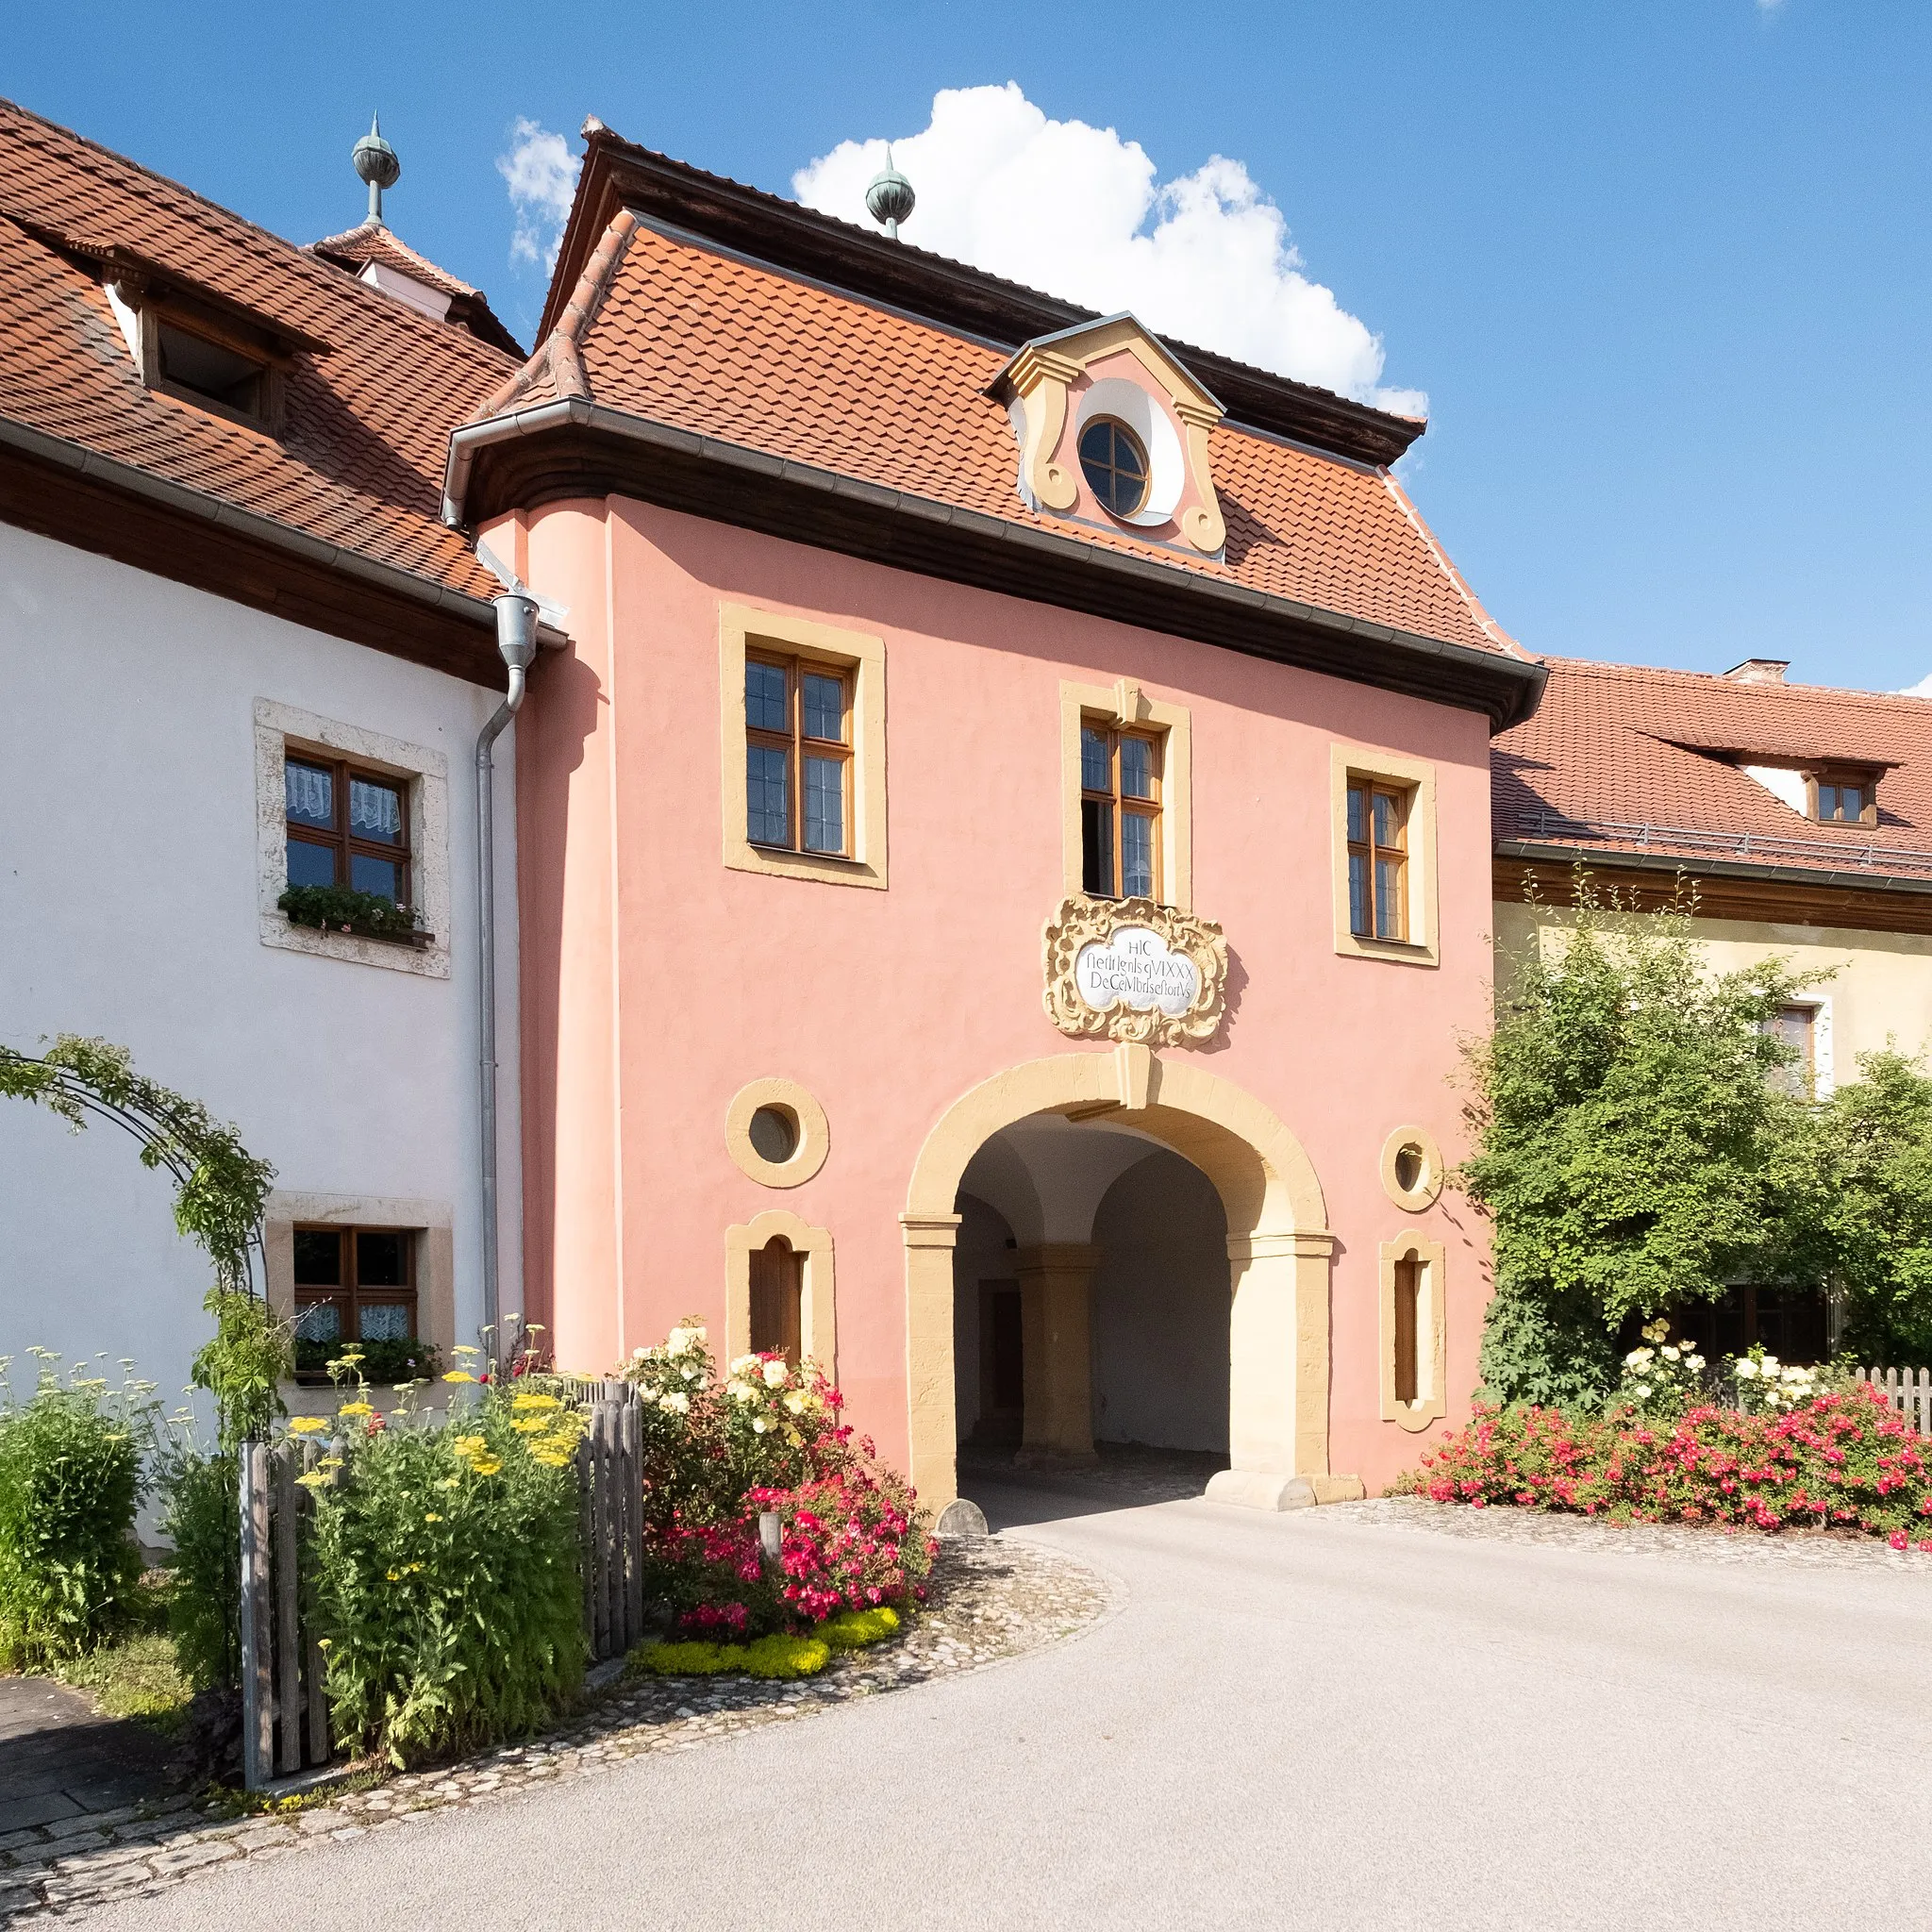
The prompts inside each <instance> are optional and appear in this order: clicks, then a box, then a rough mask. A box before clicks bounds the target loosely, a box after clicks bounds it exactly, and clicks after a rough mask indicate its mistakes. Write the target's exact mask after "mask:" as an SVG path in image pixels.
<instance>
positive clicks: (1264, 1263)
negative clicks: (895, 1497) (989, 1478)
mask: <svg viewBox="0 0 1932 1932" xmlns="http://www.w3.org/2000/svg"><path fill="white" fill-rule="evenodd" d="M1044 1117H1052V1119H1051V1121H1050V1122H1049V1120H1047V1119H1046V1118H1044ZM1096 1128H1097V1129H1099V1130H1100V1131H1099V1132H1094V1131H1092V1130H1093V1129H1096ZM1009 1130H1017V1131H1009ZM1049 1134H1051V1135H1058V1136H1059V1137H1061V1139H1060V1146H1061V1149H1062V1153H1061V1156H1060V1157H1059V1159H1060V1173H1059V1175H1058V1179H1057V1180H1056V1183H1055V1187H1054V1190H1053V1193H1054V1199H1053V1201H1052V1202H1050V1203H1041V1202H1040V1201H1039V1199H1038V1191H1037V1189H1036V1190H1035V1197H1034V1203H1033V1206H1032V1207H1031V1208H1029V1207H1028V1206H1027V1204H1026V1201H1025V1197H1024V1194H1016V1195H1013V1196H1012V1198H1014V1199H1016V1200H1018V1201H1019V1203H1020V1206H1019V1208H1017V1209H1016V1210H1015V1211H1017V1212H1018V1213H1019V1214H1020V1215H1021V1218H1022V1220H1023V1221H1024V1222H1026V1223H1027V1231H1029V1232H1030V1231H1031V1229H1032V1228H1033V1227H1034V1226H1037V1227H1038V1229H1039V1231H1040V1239H1039V1241H1038V1242H1037V1243H1036V1244H1034V1245H1033V1247H1032V1251H1031V1252H1030V1254H1028V1255H1027V1256H1025V1257H1024V1267H1023V1266H1022V1265H1021V1261H1022V1253H1021V1240H1020V1236H1021V1230H1020V1229H1019V1228H1018V1227H1016V1226H1014V1225H1013V1224H1012V1223H1011V1222H1010V1221H1008V1224H1007V1231H1006V1232H1007V1236H1008V1237H1009V1238H1011V1239H1012V1240H1013V1241H1014V1248H1013V1250H1012V1251H1011V1252H1012V1253H1013V1255H1014V1257H1015V1263H1014V1269H1013V1274H1011V1276H1002V1275H999V1274H992V1275H975V1276H974V1277H973V1279H974V1284H975V1287H976V1285H977V1283H978V1282H979V1281H980V1280H986V1281H989V1282H991V1283H995V1284H997V1283H1002V1282H1006V1281H1010V1282H1011V1283H1012V1284H1013V1285H1014V1286H1015V1287H1017V1288H1018V1289H1019V1291H1020V1297H1021V1313H1022V1329H1023V1334H1022V1344H1023V1346H1022V1354H1023V1373H1024V1385H1025V1387H1024V1402H1023V1405H1022V1407H1023V1418H1022V1433H1023V1446H1026V1445H1027V1442H1028V1441H1029V1440H1030V1441H1031V1443H1032V1444H1033V1445H1035V1446H1041V1447H1043V1448H1046V1449H1048V1450H1049V1451H1050V1452H1051V1453H1054V1454H1058V1455H1059V1456H1061V1457H1066V1458H1068V1459H1075V1458H1077V1457H1079V1456H1080V1455H1082V1454H1083V1453H1085V1454H1089V1455H1091V1429H1092V1416H1093V1410H1094V1399H1095V1398H1094V1386H1093V1381H1092V1367H1093V1342H1092V1335H1093V1329H1092V1325H1091V1295H1092V1289H1093V1281H1094V1275H1095V1271H1096V1269H1097V1268H1098V1267H1099V1265H1100V1262H1101V1260H1102V1258H1103V1254H1096V1253H1095V1252H1094V1250H1095V1246H1096V1244H1095V1243H1094V1241H1093V1239H1092V1233H1093V1228H1094V1225H1095V1217H1096V1216H1097V1215H1098V1214H1099V1212H1100V1210H1101V1208H1102V1206H1103V1204H1104V1202H1105V1200H1106V1196H1107V1193H1108V1189H1110V1188H1112V1187H1113V1185H1114V1184H1115V1183H1116V1182H1117V1181H1119V1180H1121V1178H1122V1176H1123V1175H1124V1174H1127V1173H1128V1172H1129V1171H1130V1170H1131V1169H1132V1168H1135V1167H1138V1166H1141V1165H1143V1164H1144V1163H1145V1162H1147V1161H1148V1160H1150V1159H1151V1158H1154V1157H1156V1156H1158V1155H1160V1154H1161V1153H1162V1152H1163V1150H1164V1152H1165V1153H1166V1154H1167V1155H1169V1156H1179V1157H1180V1158H1181V1159H1182V1160H1183V1161H1185V1162H1186V1163H1188V1164H1189V1165H1190V1166H1191V1167H1192V1168H1193V1169H1195V1170H1197V1171H1198V1174H1200V1175H1201V1176H1202V1177H1204V1178H1205V1179H1206V1181H1207V1182H1208V1184H1209V1186H1210V1187H1211V1190H1212V1192H1213V1194H1214V1196H1215V1197H1216V1199H1217V1200H1218V1202H1219V1206H1220V1209H1221V1214H1222V1217H1223V1226H1224V1232H1223V1236H1222V1241H1223V1250H1224V1256H1225V1258H1226V1270H1227V1274H1226V1283H1227V1294H1228V1300H1227V1307H1228V1325H1227V1343H1226V1362H1227V1400H1226V1416H1227V1451H1228V1457H1229V1460H1230V1463H1231V1465H1232V1473H1231V1474H1228V1475H1224V1476H1223V1477H1219V1478H1217V1479H1216V1485H1215V1489H1214V1491H1213V1493H1216V1494H1218V1495H1221V1496H1222V1497H1224V1499H1225V1500H1230V1501H1247V1502H1256V1503H1259V1504H1263V1505H1264V1506H1266V1507H1284V1499H1286V1498H1288V1497H1289V1496H1290V1495H1291V1493H1292V1495H1293V1497H1294V1499H1295V1500H1312V1499H1313V1497H1314V1495H1315V1494H1316V1493H1318V1491H1317V1489H1316V1488H1315V1485H1317V1484H1318V1483H1319V1484H1320V1485H1321V1487H1322V1488H1323V1489H1329V1488H1331V1487H1332V1486H1331V1485H1330V1484H1329V1482H1328V1477H1329V1471H1328V1345H1329V1344H1328V1336H1329V1318H1328V1272H1329V1256H1330V1252H1331V1250H1332V1247H1333V1245H1334V1243H1333V1238H1332V1236H1331V1235H1330V1234H1329V1233H1328V1230H1327V1224H1326V1213H1325V1209H1324V1204H1323V1200H1322V1191H1321V1188H1320V1186H1319V1184H1318V1183H1317V1181H1316V1178H1315V1174H1314V1170H1313V1168H1312V1167H1311V1166H1310V1164H1309V1162H1308V1159H1307V1155H1306V1154H1305V1153H1304V1152H1303V1150H1302V1147H1301V1145H1300V1143H1299V1141H1296V1140H1295V1138H1294V1136H1293V1135H1292V1134H1291V1133H1290V1132H1289V1130H1288V1129H1287V1127H1286V1126H1285V1125H1284V1124H1282V1123H1281V1121H1280V1120H1279V1119H1278V1118H1277V1117H1276V1116H1275V1115H1274V1113H1273V1112H1272V1111H1271V1110H1270V1109H1269V1108H1266V1107H1265V1106H1263V1105H1262V1104H1261V1103H1260V1102H1258V1101H1257V1100H1256V1099H1255V1098H1254V1096H1253V1095H1251V1094H1249V1093H1247V1092H1246V1091H1243V1090H1242V1089H1241V1088H1240V1087H1237V1086H1235V1085H1234V1084H1233V1083H1232V1082H1230V1081H1227V1080H1224V1079H1221V1078H1219V1077H1218V1076H1217V1075H1215V1074H1210V1073H1208V1072H1207V1071H1206V1070H1205V1069H1204V1068H1202V1067H1200V1066H1199V1065H1197V1064H1194V1063H1191V1062H1189V1061H1185V1060H1178V1059H1175V1060H1163V1059H1161V1058H1158V1056H1156V1055H1155V1054H1153V1053H1151V1052H1150V1051H1149V1050H1148V1049H1147V1048H1146V1047H1144V1046H1135V1045H1123V1046H1118V1047H1116V1048H1114V1049H1113V1050H1112V1051H1111V1052H1098V1053H1072V1054H1061V1055H1056V1056H1054V1057H1053V1058H1048V1059H1041V1060H1031V1061H1028V1062H1026V1063H1024V1065H1021V1066H1017V1067H1013V1068H1009V1069H1008V1071H1007V1072H1005V1073H1003V1074H998V1075H996V1076H995V1077H994V1078H992V1079H991V1080H988V1081H986V1082H985V1083H984V1084H982V1085H981V1086H979V1087H976V1088H974V1090H973V1091H971V1092H969V1093H967V1094H965V1095H964V1096H962V1097H961V1098H960V1099H959V1100H958V1101H957V1102H956V1103H955V1104H954V1105H953V1106H952V1107H951V1108H948V1109H947V1111H946V1112H945V1114H944V1115H943V1116H942V1117H941V1120H940V1121H939V1123H938V1124H936V1125H935V1126H934V1128H933V1130H932V1132H931V1133H930V1134H929V1135H928V1136H927V1138H926V1141H925V1144H924V1147H923V1148H922V1149H921V1152H920V1156H919V1159H918V1161H917V1163H916V1164H915V1167H914V1172H913V1175H912V1182H911V1186H910V1188H909V1189H908V1200H907V1208H906V1212H905V1214H904V1215H903V1217H902V1221H903V1224H904V1230H905V1241H906V1285H907V1343H908V1346H907V1356H908V1394H909V1411H910V1412H909V1416H908V1422H909V1434H910V1438H911V1448H912V1474H913V1480H914V1482H915V1483H916V1484H917V1485H918V1488H919V1490H920V1493H921V1495H922V1497H923V1498H924V1499H925V1500H926V1501H927V1502H928V1503H930V1504H938V1505H941V1506H942V1505H943V1504H944V1503H946V1502H948V1501H950V1500H951V1499H952V1497H953V1496H954V1495H955V1494H957V1492H958V1491H957V1469H956V1464H955V1446H956V1441H957V1433H958V1410H959V1406H960V1405H959V1377H958V1357H957V1354H956V1345H955V1343H956V1335H955V1323H956V1307H955V1250H956V1248H957V1246H958V1241H959V1238H960V1234H961V1230H962V1229H966V1228H967V1227H968V1225H969V1220H970V1219H971V1220H978V1221H980V1222H981V1225H980V1227H979V1228H978V1229H977V1230H975V1232H974V1237H973V1238H974V1239H975V1240H981V1239H983V1238H984V1233H985V1227H984V1223H983V1217H981V1216H980V1215H979V1208H985V1209H986V1210H987V1211H988V1212H989V1213H992V1214H995V1215H997V1217H998V1218H999V1219H1000V1220H1003V1221H1004V1220H1006V1219H1007V1216H1006V1214H1005V1213H1004V1212H1002V1211H1001V1210H1000V1209H998V1208H995V1207H994V1206H993V1204H992V1203H991V1202H989V1201H987V1199H986V1192H988V1191H991V1192H998V1191H1000V1189H1001V1187H1002V1186H1003V1185H1006V1184H1007V1183H1010V1182H1011V1179H1012V1176H1011V1174H1010V1172H1009V1171H1008V1174H1007V1183H1003V1182H1002V1181H1001V1180H1000V1179H999V1178H998V1171H999V1170H1000V1168H1001V1164H1002V1160H1003V1158H1004V1156H1003V1154H1002V1151H1001V1149H1002V1148H1004V1149H1005V1150H1007V1151H1008V1152H1010V1151H1011V1150H1012V1149H1013V1148H1014V1147H1015V1145H1016V1143H1019V1142H1022V1141H1024V1139H1025V1137H1026V1136H1027V1135H1032V1136H1034V1137H1035V1139H1036V1141H1038V1140H1039V1138H1040V1137H1041V1136H1044V1135H1049ZM1003 1135H1004V1136H1005V1137H1006V1139H1005V1141H1003V1142H1000V1137H1001V1136H1003ZM993 1142H999V1145H997V1146H995V1147H994V1149H993V1151H992V1152H991V1153H989V1154H988V1155H986V1156H985V1157H984V1158H981V1150H982V1149H983V1148H987V1147H988V1145H989V1143H993ZM1124 1150H1125V1151H1124ZM975 1160H978V1161H979V1169H978V1172H977V1174H975V1175H974V1180H975V1181H976V1182H977V1187H976V1188H975V1186H974V1185H971V1184H969V1180H968V1175H969V1170H970V1169H972V1168H973V1167H974V1162H975ZM1155 1177H1156V1178H1158V1176H1155ZM962 1192H963V1194H964V1196H965V1200H964V1202H963V1203H962V1200H961V1196H962ZM1130 1192H1134V1193H1135V1194H1136V1196H1137V1198H1144V1197H1145V1194H1144V1191H1130ZM974 1203H977V1204H978V1208H974V1206H973V1204H974ZM1036 1209H1037V1214H1036V1213H1035V1210H1036ZM1083 1211H1084V1212H1085V1213H1086V1215H1087V1220H1086V1224H1085V1229H1084V1232H1083V1231H1081V1228H1080V1215H1081V1213H1082V1212H1083ZM1119 1211H1121V1212H1127V1211H1128V1210H1127V1209H1125V1208H1122V1209H1120V1210H1119ZM1049 1212H1051V1215H1052V1217H1053V1218H1049ZM1030 1214H1031V1215H1035V1218H1034V1219H1032V1220H1030V1221H1029V1220H1028V1216H1029V1215H1030ZM1068 1235H1074V1236H1075V1237H1077V1238H1074V1239H1057V1238H1052V1237H1064V1236H1068ZM1139 1265H1140V1266H1141V1269H1142V1272H1143V1273H1144V1272H1145V1268H1146V1265H1147V1264H1146V1261H1145V1257H1142V1259H1141V1263H1140V1264H1139ZM1029 1271H1030V1272H1031V1274H1032V1278H1033V1285H1034V1292H1033V1294H1032V1295H1031V1296H1030V1297H1029V1296H1028V1295H1027V1293H1026V1289H1025V1282H1026V1277H1027V1275H1028V1273H1029ZM1134 1299H1135V1297H1134V1296H1133V1294H1132V1293H1128V1294H1126V1295H1125V1296H1124V1299H1123V1302H1122V1308H1123V1310H1125V1309H1126V1308H1128V1307H1131V1306H1132V1304H1133V1302H1134ZM1141 1299H1142V1301H1144V1300H1145V1299H1146V1297H1145V1296H1144V1295H1143V1296H1142V1297H1141ZM1156 1299H1157V1301H1159V1302H1161V1303H1162V1304H1163V1305H1164V1307H1165V1311H1166V1312H1167V1313H1168V1314H1169V1315H1170V1316H1171V1315H1172V1313H1173V1310H1174V1304H1175V1297H1174V1294H1173V1293H1172V1291H1170V1292H1169V1293H1168V1294H1166V1295H1165V1296H1157V1297H1156ZM1182 1299H1183V1300H1185V1299H1186V1297H1185V1296H1184V1297H1182ZM1029 1306H1030V1309H1031V1313H1030V1314H1029V1312H1028V1311H1029ZM990 1319H993V1317H990ZM997 1319H1005V1318H997ZM1130 1327H1131V1323H1130V1322H1129V1323H1127V1324H1125V1326H1124V1327H1122V1329H1121V1332H1122V1333H1123V1334H1125V1333H1126V1332H1127V1329H1128V1328H1130ZM977 1372H978V1371H977V1365H975V1373H977ZM1128 1379H1129V1380H1131V1377H1129V1378H1128ZM1123 1397H1124V1401H1125V1402H1126V1404H1127V1406H1128V1407H1129V1408H1134V1407H1136V1406H1137V1405H1138V1412H1140V1413H1142V1414H1147V1413H1153V1412H1157V1411H1164V1412H1166V1413H1167V1414H1168V1415H1169V1416H1170V1417H1172V1416H1173V1415H1174V1414H1175V1413H1176V1412H1178V1410H1179V1409H1180V1408H1182V1407H1185V1405H1184V1404H1183V1403H1182V1402H1181V1399H1180V1398H1179V1397H1178V1396H1177V1395H1176V1394H1175V1392H1174V1385H1173V1380H1172V1378H1169V1380H1168V1382H1167V1383H1165V1384H1164V1385H1162V1386H1161V1387H1160V1388H1159V1389H1158V1390H1157V1391H1154V1392H1153V1393H1152V1394H1151V1395H1150V1393H1149V1392H1148V1391H1145V1390H1141V1391H1136V1392H1134V1393H1128V1392H1127V1391H1126V1390H1125V1387H1124V1386H1123ZM1110 1399H1111V1398H1110ZM1029 1417H1030V1420H1029V1419H1028V1418H1029ZM975 1420H976V1418H975ZM1083 1436H1084V1437H1085V1439H1086V1440H1085V1442H1084V1446H1083V1441H1082V1438H1083ZM1344 1480H1347V1479H1344ZM1297 1482H1299V1488H1298V1489H1297V1488H1296V1484H1297ZM1357 1492H1358V1491H1357Z"/></svg>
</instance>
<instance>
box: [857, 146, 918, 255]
mask: <svg viewBox="0 0 1932 1932" xmlns="http://www.w3.org/2000/svg"><path fill="white" fill-rule="evenodd" d="M914 199H915V197H914V195H913V192H912V184H911V182H909V181H908V180H907V178H906V177H905V175H902V174H900V172H899V171H898V169H897V168H895V167H893V165H892V144H891V142H887V143H886V165H885V167H884V169H883V170H882V171H881V172H880V173H878V174H876V175H874V176H873V177H872V182H871V185H870V186H869V187H868V188H867V189H866V191H865V206H866V208H867V211H868V212H869V213H870V214H871V216H872V218H873V220H874V221H875V222H883V223H884V224H885V225H886V240H887V241H889V242H896V241H897V240H898V239H899V224H900V223H901V222H903V221H904V220H906V218H907V217H908V215H909V214H911V212H912V208H913V202H914Z"/></svg>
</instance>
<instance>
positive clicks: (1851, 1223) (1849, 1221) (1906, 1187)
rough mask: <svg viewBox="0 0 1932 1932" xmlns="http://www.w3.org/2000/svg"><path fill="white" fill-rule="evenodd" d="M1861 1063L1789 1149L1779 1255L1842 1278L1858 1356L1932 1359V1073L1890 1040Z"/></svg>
mask: <svg viewBox="0 0 1932 1932" xmlns="http://www.w3.org/2000/svg"><path fill="white" fill-rule="evenodd" d="M1858 1072H1859V1075H1860V1077H1859V1078H1858V1079H1857V1080H1856V1081H1852V1082H1847V1083H1846V1084H1845V1085H1843V1086H1841V1087H1840V1088H1839V1089H1838V1090H1837V1091H1836V1092H1834V1093H1833V1094H1832V1095H1831V1097H1830V1098H1829V1099H1828V1100H1826V1101H1825V1102H1824V1104H1823V1105H1822V1106H1820V1107H1819V1108H1816V1109H1815V1110H1814V1112H1813V1114H1812V1116H1811V1119H1810V1123H1809V1127H1810V1131H1809V1132H1808V1134H1807V1135H1806V1136H1805V1137H1803V1138H1802V1139H1794V1140H1792V1141H1790V1143H1788V1145H1787V1147H1786V1148H1785V1150H1784V1158H1783V1160H1782V1162H1781V1163H1780V1167H1779V1172H1778V1176H1777V1178H1778V1182H1779V1186H1780V1189H1781V1191H1782V1193H1783V1196H1784V1199H1785V1201H1786V1204H1787V1206H1786V1212H1785V1217H1784V1224H1783V1226H1782V1229H1781V1234H1780V1239H1781V1243H1782V1252H1781V1254H1780V1257H1779V1265H1780V1268H1781V1270H1782V1272H1783V1273H1784V1274H1787V1275H1789V1276H1790V1277H1792V1278H1795V1279H1799V1280H1810V1281H1830V1282H1832V1283H1833V1284H1834V1285H1835V1286H1836V1287H1837V1289H1838V1290H1839V1291H1840V1294H1841V1295H1842V1297H1843V1307H1844V1332H1843V1340H1842V1344H1841V1345H1842V1347H1843V1348H1844V1349H1845V1350H1846V1351H1847V1352H1848V1353H1850V1354H1852V1355H1854V1356H1856V1357H1857V1358H1858V1359H1859V1360H1860V1361H1863V1362H1871V1363H1883V1364H1886V1365H1888V1366H1907V1365H1912V1366H1916V1365H1920V1364H1932V1079H1928V1078H1927V1076H1926V1074H1925V1073H1924V1069H1923V1068H1922V1067H1921V1066H1919V1065H1918V1064H1917V1063H1916V1062H1915V1061H1913V1060H1909V1059H1907V1058H1906V1057H1905V1056H1904V1055H1902V1054H1899V1053H1897V1052H1894V1051H1891V1050H1890V1049H1888V1050H1887V1051H1886V1052H1883V1053H1875V1054H1866V1055H1863V1056H1861V1057H1860V1058H1859V1061H1858Z"/></svg>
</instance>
